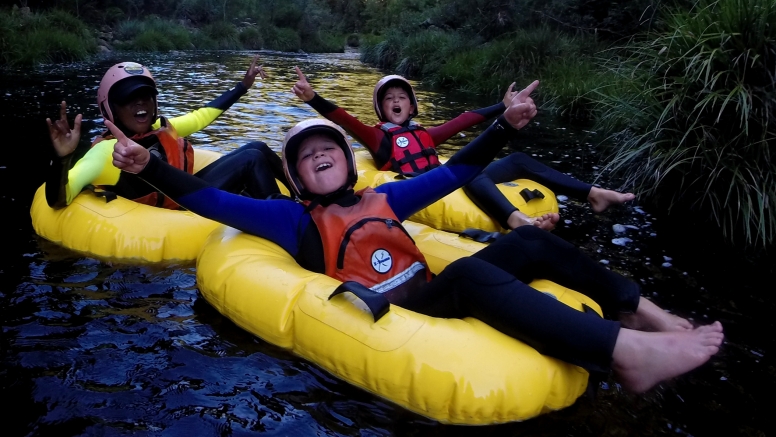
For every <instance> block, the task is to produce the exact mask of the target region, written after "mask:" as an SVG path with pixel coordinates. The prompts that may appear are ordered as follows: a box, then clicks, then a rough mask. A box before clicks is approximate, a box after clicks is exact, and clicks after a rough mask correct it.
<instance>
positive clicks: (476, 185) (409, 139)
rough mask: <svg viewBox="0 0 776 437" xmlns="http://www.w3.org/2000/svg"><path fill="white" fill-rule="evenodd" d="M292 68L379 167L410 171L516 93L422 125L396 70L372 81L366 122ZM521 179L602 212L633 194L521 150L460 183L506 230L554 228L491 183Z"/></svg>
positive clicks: (314, 100) (311, 100)
mask: <svg viewBox="0 0 776 437" xmlns="http://www.w3.org/2000/svg"><path fill="white" fill-rule="evenodd" d="M296 72H297V75H298V77H299V80H298V81H297V82H296V85H295V86H294V88H293V91H294V93H295V94H296V95H297V96H298V97H299V98H300V99H301V100H302V101H304V102H305V103H307V104H308V105H310V106H311V107H312V108H313V109H315V110H316V111H317V112H318V113H319V114H321V115H323V116H324V117H326V118H328V119H329V120H331V121H333V122H335V123H337V124H339V125H340V126H342V127H344V128H345V130H346V131H348V132H349V133H350V134H351V135H353V137H354V138H356V139H357V140H358V141H359V142H360V143H361V144H362V145H364V146H365V147H366V148H367V149H368V150H369V151H370V153H371V154H372V157H373V158H374V160H375V163H376V164H377V167H378V168H379V169H381V170H393V171H395V172H398V173H405V174H411V175H415V174H419V173H422V172H424V171H428V170H430V169H432V168H434V167H436V166H438V165H439V160H438V159H437V156H436V146H438V145H439V144H442V143H444V142H445V141H447V140H448V139H449V138H450V137H452V136H453V135H455V134H456V133H458V132H460V131H462V130H464V129H468V128H470V127H472V126H474V125H475V124H478V123H481V122H483V121H485V120H487V119H489V118H492V117H495V116H497V115H499V114H501V113H502V112H503V111H504V109H505V108H506V107H507V106H508V105H509V103H510V101H511V99H512V96H514V95H515V94H516V92H515V91H513V87H514V85H515V84H514V83H513V84H512V85H510V86H509V88H508V89H507V92H506V94H505V95H504V99H503V101H502V102H500V103H497V104H495V105H493V106H489V107H487V108H482V109H478V110H475V111H468V112H465V113H463V114H461V115H459V116H458V117H456V118H454V119H453V120H450V121H448V122H447V123H444V124H441V125H439V126H434V127H430V128H427V129H426V128H423V127H422V126H420V125H419V124H417V123H416V122H414V121H413V120H412V118H413V117H416V116H417V115H418V101H417V98H416V96H415V91H414V90H413V88H412V85H411V84H410V83H409V81H407V79H405V78H403V77H401V76H398V75H390V76H385V77H383V78H382V79H380V80H379V81H378V82H377V84H376V85H375V89H374V92H373V94H372V101H373V103H374V110H375V114H377V118H378V119H379V120H380V123H378V124H377V125H375V126H367V125H365V124H363V123H361V122H360V121H359V120H358V119H356V118H355V117H353V116H351V115H350V114H348V113H347V112H345V110H343V109H342V108H340V107H338V106H336V105H335V104H334V103H332V102H330V101H328V100H326V99H324V98H323V97H321V96H320V95H318V94H317V93H316V92H315V91H314V90H313V88H312V86H310V84H309V82H308V81H307V78H306V77H305V76H304V74H303V73H302V71H301V70H299V68H298V67H297V68H296ZM521 178H523V179H531V180H533V181H536V182H538V183H540V184H543V185H545V186H547V187H548V188H550V189H551V190H553V191H555V192H559V193H568V194H570V195H571V196H572V197H574V198H577V199H587V200H588V202H590V204H591V206H592V208H593V210H594V211H595V212H602V211H604V210H605V209H607V208H608V207H609V206H611V205H616V204H621V203H623V202H627V201H629V200H633V199H634V198H635V196H634V195H633V194H632V193H619V192H617V191H612V190H605V189H602V188H598V187H594V186H592V185H590V184H586V183H584V182H581V181H579V180H576V179H574V178H572V177H570V176H568V175H565V174H563V173H561V172H558V171H556V170H553V169H551V168H550V167H547V166H546V165H544V164H542V163H540V162H539V161H536V160H535V159H533V158H531V157H530V156H528V155H526V154H525V153H522V152H516V153H511V154H509V155H507V156H506V157H504V158H502V159H500V160H498V161H495V162H493V163H492V164H490V165H489V166H488V167H486V168H485V171H483V172H482V174H481V175H480V176H478V177H477V178H476V179H475V180H474V181H472V182H471V183H470V184H468V185H466V186H465V187H464V191H465V192H466V194H467V195H468V196H469V197H470V198H471V199H472V201H474V203H475V204H476V205H477V206H478V207H480V209H482V210H483V211H484V212H485V213H486V214H487V215H489V216H490V217H493V218H494V219H496V220H497V221H498V222H499V223H500V224H501V226H502V227H504V228H505V229H515V228H516V227H518V226H523V225H528V224H533V225H535V226H538V227H540V228H542V229H546V230H551V229H553V228H554V227H555V223H557V222H558V219H559V216H558V214H555V213H553V214H546V215H544V216H542V217H538V218H531V217H528V216H526V215H525V214H523V213H522V212H520V211H519V210H518V209H517V207H515V206H514V205H512V203H510V202H509V200H508V199H507V198H506V197H505V196H504V195H503V194H502V193H501V191H499V189H498V188H496V184H498V183H503V182H509V181H512V180H515V179H521Z"/></svg>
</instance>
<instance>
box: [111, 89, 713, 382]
mask: <svg viewBox="0 0 776 437" xmlns="http://www.w3.org/2000/svg"><path fill="white" fill-rule="evenodd" d="M537 85H538V82H534V83H533V84H531V86H529V87H528V88H526V89H525V90H523V91H522V92H521V93H519V94H518V95H516V96H515V98H514V99H513V101H512V102H511V104H510V106H509V107H508V108H507V110H506V111H505V113H504V114H503V115H502V116H501V117H499V118H498V119H497V120H496V122H495V123H494V124H493V125H492V126H491V127H489V128H488V129H487V130H486V131H485V132H484V133H483V134H482V135H480V136H479V137H478V138H476V139H475V140H474V141H472V142H471V143H470V144H469V145H467V146H466V147H464V148H463V149H461V150H460V151H458V152H457V153H456V154H455V155H453V156H452V157H451V158H450V160H448V161H447V162H446V163H445V164H444V165H442V166H440V167H437V168H435V169H434V170H431V171H428V172H426V173H423V174H421V175H419V176H417V177H414V178H409V179H407V180H403V181H399V182H395V183H391V184H383V185H381V186H379V187H377V188H375V189H371V188H367V189H365V190H362V191H359V192H357V193H354V192H353V189H352V187H353V185H354V183H355V181H356V179H357V173H356V165H355V157H354V155H353V150H352V148H351V146H350V144H349V142H348V140H347V138H346V136H345V134H344V132H343V131H342V130H341V129H340V128H339V127H338V126H337V125H335V124H333V123H331V122H328V121H325V120H307V121H303V122H301V123H299V124H297V125H296V126H295V127H294V128H292V129H291V130H289V131H288V133H287V134H286V138H285V140H284V144H283V165H284V170H285V172H286V175H287V178H288V181H289V183H290V185H291V189H292V191H293V193H294V194H295V195H296V197H297V199H298V201H297V202H294V201H291V200H290V199H265V200H257V199H251V198H247V197H244V196H236V195H232V194H229V193H225V192H223V191H220V190H217V189H215V188H212V187H209V186H207V185H206V184H204V183H202V182H201V181H199V180H197V179H196V178H193V177H191V176H190V175H188V174H186V173H185V172H181V171H178V170H176V169H174V168H173V167H171V166H169V165H166V164H164V163H163V162H162V161H161V160H159V159H158V158H157V157H155V156H153V155H151V154H150V153H149V152H148V150H146V149H145V148H143V147H142V146H140V145H138V144H136V143H135V142H133V141H132V140H130V139H128V138H126V136H124V135H123V134H122V132H121V131H119V130H118V129H116V128H115V126H113V125H112V124H111V123H110V122H106V125H108V127H109V129H111V131H112V132H113V133H114V135H116V137H117V138H118V142H117V143H116V145H115V148H114V153H113V158H114V161H113V162H114V165H116V166H117V167H119V168H121V169H122V170H124V171H129V172H133V173H137V174H138V176H140V177H141V178H143V179H144V180H146V181H148V182H149V183H151V184H153V185H154V186H156V187H158V188H159V189H160V190H162V191H163V192H164V193H165V194H167V195H169V196H171V197H172V198H173V199H175V201H176V202H179V203H180V204H181V205H182V206H184V207H185V208H187V209H189V210H191V211H193V212H195V213H197V214H201V215H203V216H205V217H208V218H211V219H213V220H217V221H220V222H222V223H225V224H227V225H229V226H232V227H235V228H237V229H240V230H242V231H244V232H248V233H251V234H254V235H258V236H260V237H262V238H266V239H268V240H270V241H273V242H275V243H276V244H278V245H280V246H281V247H283V248H284V249H285V250H286V251H288V252H289V253H290V254H291V255H292V256H294V258H295V259H296V260H297V261H298V262H299V263H300V265H301V266H302V267H304V268H306V269H308V270H311V271H315V272H319V273H325V274H327V275H329V276H331V277H334V278H337V279H339V280H341V281H345V283H344V284H343V285H346V284H349V285H348V287H349V288H347V291H353V292H354V293H357V295H358V296H359V297H362V298H364V296H366V297H367V298H369V299H372V298H374V297H378V298H384V299H385V300H387V301H388V302H390V303H391V304H394V305H399V306H402V307H405V308H408V309H411V310H414V311H418V312H421V313H424V314H428V315H431V316H436V317H467V316H473V317H476V318H478V319H480V320H482V321H483V322H485V323H488V324H489V325H491V326H493V327H494V328H496V329H498V330H500V331H502V332H504V333H506V334H508V335H510V336H513V337H515V338H517V339H520V340H522V341H523V342H525V343H527V344H529V345H531V346H532V347H534V348H536V349H537V350H538V351H539V352H541V353H543V354H546V355H550V356H554V357H557V358H560V359H562V360H565V361H567V362H570V363H573V364H577V365H579V366H582V367H584V368H586V369H588V370H593V371H604V370H609V369H611V370H612V371H613V372H614V376H615V377H616V379H617V380H618V381H619V382H620V383H621V384H622V386H623V387H624V388H626V389H628V390H631V391H635V392H642V391H645V390H648V389H649V388H651V387H652V386H654V385H655V384H657V383H659V382H660V381H662V380H665V379H668V378H672V377H674V376H677V375H680V374H682V373H685V372H687V371H689V370H691V369H693V368H695V367H697V366H699V365H701V364H703V363H704V362H706V361H707V360H708V359H709V358H710V357H711V356H712V355H714V354H715V353H717V351H718V350H719V346H720V344H721V342H722V339H723V334H722V326H721V325H720V324H719V322H715V323H713V324H711V325H707V326H702V327H699V328H695V329H693V327H692V325H691V324H690V323H689V322H688V321H687V320H685V319H682V318H679V317H677V316H673V315H670V314H668V313H667V312H665V311H663V310H661V309H660V308H658V307H657V306H656V305H654V304H653V303H651V302H650V301H649V300H647V299H645V298H643V297H641V296H640V291H639V286H638V285H637V284H636V283H634V282H631V281H629V280H628V279H626V278H624V277H622V276H621V275H618V274H616V273H614V272H612V271H610V270H607V269H606V268H604V267H603V266H601V265H600V264H598V263H596V262H595V261H593V260H591V259H589V258H587V257H586V256H584V255H583V254H582V253H581V252H580V251H579V250H578V249H577V248H575V247H574V246H573V245H571V244H569V243H567V242H565V241H563V240H561V239H560V238H558V237H556V236H554V235H552V234H551V233H548V232H543V231H541V230H539V229H537V228H536V227H534V226H523V227H520V228H518V229H516V230H514V231H513V232H510V233H509V234H507V235H506V236H504V237H503V238H501V239H499V240H497V241H496V242H495V243H494V244H491V245H490V246H488V247H486V248H484V249H483V250H481V251H480V252H478V253H477V254H475V255H473V256H471V257H465V258H462V259H460V260H458V261H455V262H454V263H452V264H450V265H449V266H448V267H447V268H446V269H444V270H443V271H442V272H441V273H440V274H439V275H438V276H436V277H432V275H431V274H430V272H429V269H428V266H427V264H426V262H425V258H424V257H423V255H422V254H421V253H420V252H419V251H418V250H417V247H415V246H414V242H413V241H412V239H411V238H410V237H409V235H407V234H406V231H404V229H403V228H402V226H401V221H402V220H404V219H406V218H407V217H409V216H410V215H412V214H414V213H415V212H416V211H418V210H419V209H422V208H424V207H426V206H427V205H428V204H430V203H432V202H434V201H436V200H438V199H440V198H441V197H443V196H445V195H447V194H448V193H450V192H451V191H453V190H455V189H457V188H459V187H460V186H462V185H463V184H466V183H468V182H469V181H471V180H472V179H473V178H474V177H475V176H476V175H477V174H479V173H480V172H481V171H482V169H483V168H484V167H485V166H486V165H487V164H488V163H489V162H490V161H491V160H492V159H493V158H494V157H495V155H496V153H497V152H498V151H499V150H500V149H501V148H502V147H503V146H504V145H505V144H506V142H507V140H508V139H509V138H510V137H512V136H513V135H514V133H515V132H516V130H517V129H519V128H521V127H523V126H525V124H526V123H528V121H529V120H530V119H531V118H532V117H533V116H534V115H535V114H536V107H535V105H534V104H533V101H532V100H531V98H530V92H531V91H532V90H533V89H534V88H535V87H536V86H537ZM370 254H371V256H370ZM505 254H507V255H505ZM534 277H542V278H546V279H550V280H553V281H556V282H558V283H559V284H561V285H564V286H567V287H571V288H574V289H576V290H578V291H580V292H583V293H585V294H587V295H589V296H590V297H592V298H593V299H595V300H596V301H597V302H598V303H599V304H600V305H601V306H602V308H603V309H604V311H605V313H606V314H611V315H614V316H616V317H617V318H618V319H619V321H613V320H607V319H603V318H600V317H598V316H597V315H592V314H589V313H584V312H579V311H576V310H573V309H571V308H569V307H568V306H566V305H564V304H562V303H560V302H558V301H557V300H556V299H554V298H552V297H549V296H547V295H545V294H543V293H539V292H537V291H536V290H534V289H532V288H531V287H529V286H527V285H526V284H525V283H526V282H528V281H530V280H531V279H533V278H534ZM644 331H657V332H644Z"/></svg>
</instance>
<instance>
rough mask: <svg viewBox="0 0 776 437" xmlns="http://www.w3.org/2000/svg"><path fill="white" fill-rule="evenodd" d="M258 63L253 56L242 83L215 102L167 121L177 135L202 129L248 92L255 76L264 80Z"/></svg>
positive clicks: (186, 134) (155, 126) (158, 124)
mask: <svg viewBox="0 0 776 437" xmlns="http://www.w3.org/2000/svg"><path fill="white" fill-rule="evenodd" d="M258 61H259V55H256V56H254V58H253V61H251V65H250V66H249V67H248V70H247V71H246V72H245V76H244V77H243V79H242V81H240V82H237V84H236V85H235V86H234V87H233V88H231V89H229V90H228V91H226V92H225V93H223V94H221V95H220V96H218V97H217V98H216V99H215V100H213V101H211V102H209V103H207V104H206V105H205V106H203V107H202V108H199V109H197V110H194V111H192V112H190V113H188V114H186V115H182V116H180V117H175V118H171V119H169V121H170V123H171V124H172V125H173V126H175V130H176V131H177V132H178V135H180V136H182V137H186V136H189V135H191V134H193V133H194V132H198V131H200V130H202V129H204V128H205V127H207V126H208V125H210V124H211V123H213V122H214V121H215V120H216V119H217V118H218V117H219V116H220V115H221V114H223V113H224V112H225V111H226V110H227V109H229V108H230V107H231V106H232V105H233V104H235V102H237V101H238V100H240V97H242V96H244V95H245V94H246V93H247V92H248V90H249V89H250V88H251V87H252V86H253V84H254V82H255V81H256V76H259V77H261V78H262V79H265V78H266V77H267V74H266V73H265V72H264V68H263V67H262V66H261V65H257V63H258ZM159 126H160V122H159V121H157V122H156V123H154V125H153V126H152V127H151V129H158V128H159Z"/></svg>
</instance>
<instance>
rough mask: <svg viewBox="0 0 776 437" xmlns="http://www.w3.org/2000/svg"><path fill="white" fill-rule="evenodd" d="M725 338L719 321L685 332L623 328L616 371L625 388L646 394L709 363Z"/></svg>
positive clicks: (615, 359)
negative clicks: (671, 379)
mask: <svg viewBox="0 0 776 437" xmlns="http://www.w3.org/2000/svg"><path fill="white" fill-rule="evenodd" d="M724 338H725V336H724V335H723V334H722V324H720V323H719V322H714V323H712V324H711V325H706V326H701V327H699V328H696V329H693V330H690V331H683V332H641V331H633V330H630V329H620V333H619V335H618V336H617V343H616V344H615V346H614V353H613V354H612V371H613V372H614V377H615V379H617V381H618V382H619V383H620V384H621V385H622V387H623V388H624V389H626V390H628V391H632V392H635V393H643V392H645V391H647V390H649V389H650V388H652V387H654V386H655V385H656V384H658V383H659V382H661V381H665V380H667V379H670V378H674V377H676V376H679V375H681V374H683V373H686V372H689V371H690V370H692V369H694V368H696V367H698V366H700V365H701V364H703V363H705V362H706V361H708V360H709V358H711V356H712V355H714V354H716V353H717V352H719V346H720V345H721V344H722V340H723V339H724Z"/></svg>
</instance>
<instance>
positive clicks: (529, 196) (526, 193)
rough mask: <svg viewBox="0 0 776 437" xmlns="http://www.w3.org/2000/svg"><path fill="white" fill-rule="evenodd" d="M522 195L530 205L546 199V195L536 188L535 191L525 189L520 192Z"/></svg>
mask: <svg viewBox="0 0 776 437" xmlns="http://www.w3.org/2000/svg"><path fill="white" fill-rule="evenodd" d="M520 195H521V196H523V199H525V203H528V202H530V201H532V200H534V199H544V193H542V192H541V191H539V190H538V189H536V188H534V189H533V190H529V189H528V188H523V189H522V190H520Z"/></svg>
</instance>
